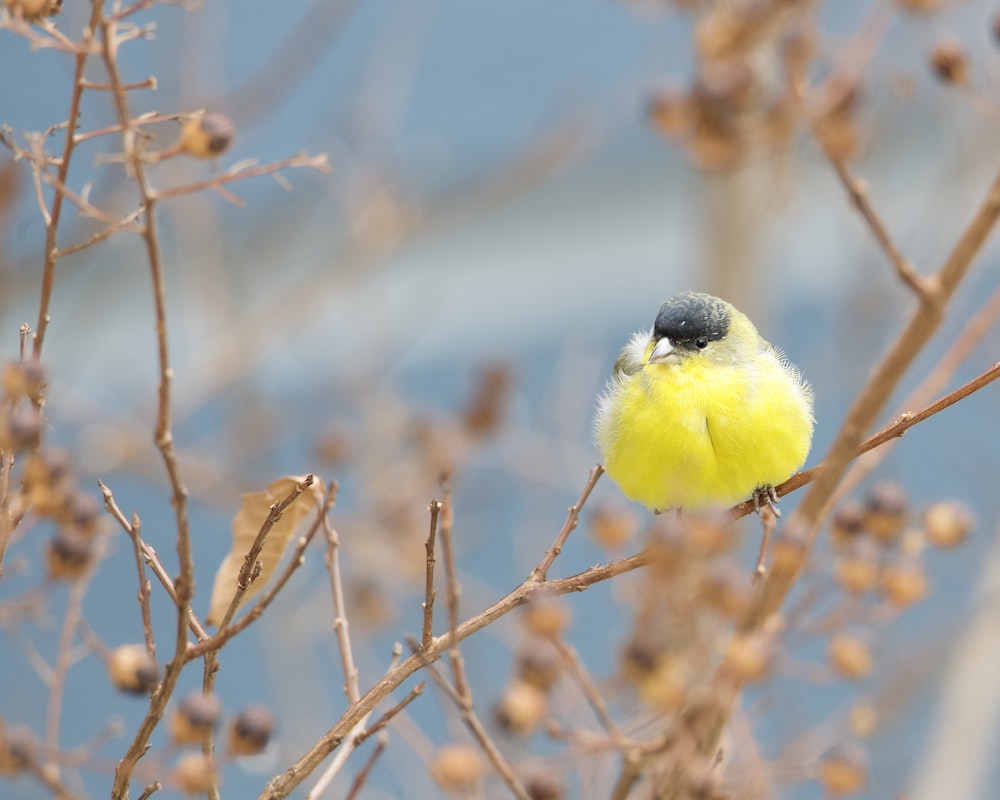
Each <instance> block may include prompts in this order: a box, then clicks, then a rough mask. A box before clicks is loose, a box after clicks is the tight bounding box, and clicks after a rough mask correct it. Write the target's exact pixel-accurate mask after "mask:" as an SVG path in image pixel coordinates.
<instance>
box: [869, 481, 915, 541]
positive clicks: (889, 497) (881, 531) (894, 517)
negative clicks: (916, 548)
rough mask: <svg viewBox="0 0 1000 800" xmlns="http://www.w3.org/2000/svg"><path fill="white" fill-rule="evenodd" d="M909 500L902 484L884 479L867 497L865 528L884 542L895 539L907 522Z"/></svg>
mask: <svg viewBox="0 0 1000 800" xmlns="http://www.w3.org/2000/svg"><path fill="white" fill-rule="evenodd" d="M908 508H909V501H908V500H907V497H906V490H905V489H904V488H903V486H902V484H899V483H895V482H894V481H882V482H881V483H877V484H875V486H874V487H873V488H872V490H871V492H869V494H868V496H867V497H866V498H865V505H864V518H865V530H867V531H868V532H869V533H870V534H871V535H872V536H874V537H875V538H876V539H879V540H880V541H882V542H892V541H895V539H896V537H897V536H899V532H900V531H901V530H902V529H903V523H904V522H906V513H907V510H908Z"/></svg>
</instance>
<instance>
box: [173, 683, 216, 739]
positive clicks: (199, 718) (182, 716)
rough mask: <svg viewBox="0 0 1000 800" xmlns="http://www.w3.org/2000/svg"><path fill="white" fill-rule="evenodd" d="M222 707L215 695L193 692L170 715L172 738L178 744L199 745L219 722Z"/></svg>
mask: <svg viewBox="0 0 1000 800" xmlns="http://www.w3.org/2000/svg"><path fill="white" fill-rule="evenodd" d="M221 710H222V706H221V704H220V703H219V698H218V697H216V696H215V695H214V694H205V693H204V692H192V693H191V694H189V695H188V696H187V697H185V698H184V699H183V700H182V701H181V702H180V703H179V704H178V705H177V707H176V708H175V709H174V710H173V713H172V714H171V715H170V719H169V727H170V736H171V738H172V739H173V740H174V742H175V743H176V744H199V743H200V742H202V741H204V740H205V737H207V736H208V735H209V734H211V733H212V731H214V730H215V726H216V724H217V723H218V721H219V713H220V712H221Z"/></svg>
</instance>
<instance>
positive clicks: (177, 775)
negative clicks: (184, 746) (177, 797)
mask: <svg viewBox="0 0 1000 800" xmlns="http://www.w3.org/2000/svg"><path fill="white" fill-rule="evenodd" d="M172 779H173V780H172V782H173V783H174V785H175V786H177V788H178V789H180V790H181V791H182V792H183V793H184V794H190V795H195V794H205V793H206V792H209V791H211V790H212V788H213V787H214V786H215V785H216V784H217V782H218V778H217V776H216V774H215V767H214V766H213V764H212V759H211V758H209V757H208V756H206V755H204V754H203V753H187V754H186V755H183V756H181V758H180V760H179V761H178V762H177V766H176V767H175V768H174V772H173V775H172Z"/></svg>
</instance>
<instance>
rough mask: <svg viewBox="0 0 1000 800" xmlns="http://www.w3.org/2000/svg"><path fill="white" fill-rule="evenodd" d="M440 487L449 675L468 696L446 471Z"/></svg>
mask: <svg viewBox="0 0 1000 800" xmlns="http://www.w3.org/2000/svg"><path fill="white" fill-rule="evenodd" d="M441 489H442V491H443V492H444V500H443V501H442V503H441V550H442V551H443V552H444V580H445V596H446V600H447V603H448V631H449V632H450V633H451V641H452V644H451V652H450V653H449V654H448V658H449V660H450V661H451V675H452V679H453V680H454V681H455V689H456V690H457V691H458V694H459V696H461V697H463V698H464V697H468V696H469V684H468V682H467V681H466V680H465V664H464V662H463V661H462V654H461V653H460V652H459V650H458V639H457V638H456V637H455V631H456V630H457V629H458V601H459V598H460V597H461V595H462V587H461V585H460V584H459V582H458V577H457V576H456V575H455V550H454V548H453V547H452V540H451V533H452V527H453V525H454V521H455V511H454V508H453V506H452V502H451V481H450V480H449V476H448V474H447V473H445V474H444V475H442V476H441Z"/></svg>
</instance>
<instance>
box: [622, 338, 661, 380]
mask: <svg viewBox="0 0 1000 800" xmlns="http://www.w3.org/2000/svg"><path fill="white" fill-rule="evenodd" d="M650 336H652V332H651V331H639V332H638V333H636V334H633V336H632V339H631V341H629V343H628V344H627V345H625V347H624V348H623V349H622V351H621V352H620V353H619V354H618V358H616V359H615V367H614V375H615V377H616V378H617V377H619V376H621V377H628V376H629V375H635V374H636V373H637V372H639V371H640V370H641V369H642V367H643V360H642V356H643V353H644V352H645V350H646V345H647V344H648V343H649V337H650Z"/></svg>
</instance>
